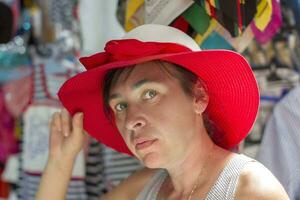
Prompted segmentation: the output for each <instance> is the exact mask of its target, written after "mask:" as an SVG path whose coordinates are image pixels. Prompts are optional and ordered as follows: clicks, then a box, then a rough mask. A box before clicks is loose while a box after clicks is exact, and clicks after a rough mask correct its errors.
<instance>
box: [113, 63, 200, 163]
mask: <svg viewBox="0 0 300 200" xmlns="http://www.w3.org/2000/svg"><path fill="white" fill-rule="evenodd" d="M139 65H140V66H136V67H135V68H134V69H133V70H132V71H131V73H130V74H129V76H128V74H121V76H120V78H119V80H118V82H117V83H116V85H115V86H114V87H113V88H112V89H111V91H110V98H109V105H110V107H111V108H112V110H113V111H114V115H115V120H116V121H115V123H116V125H117V128H118V129H119V132H120V133H121V135H122V137H123V139H124V141H125V142H126V144H127V146H128V148H129V149H130V150H131V152H132V153H133V154H134V155H135V156H136V157H137V158H138V159H139V160H141V161H142V162H143V163H144V165H145V166H147V167H149V168H157V167H164V166H167V165H168V163H171V162H172V161H176V160H178V158H183V157H184V156H185V154H186V152H187V149H188V147H189V145H190V143H191V142H192V141H193V140H194V139H196V137H197V134H199V132H198V130H196V128H195V127H197V126H196V125H195V123H196V121H197V120H196V116H197V113H196V112H195V103H194V101H195V100H194V98H192V97H190V96H188V95H186V93H184V91H183V89H182V87H181V85H180V83H179V80H178V79H176V78H175V77H173V76H171V75H170V74H169V73H167V72H166V70H165V69H164V68H162V67H161V66H160V65H158V64H157V63H156V62H147V63H142V64H139ZM164 65H165V66H166V67H167V68H168V70H175V69H174V67H172V64H169V63H165V64H164Z"/></svg>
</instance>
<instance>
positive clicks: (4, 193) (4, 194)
mask: <svg viewBox="0 0 300 200" xmlns="http://www.w3.org/2000/svg"><path fill="white" fill-rule="evenodd" d="M2 173H3V169H1V168H0V177H2ZM9 192H10V185H9V183H6V182H3V181H1V178H0V198H8V195H9Z"/></svg>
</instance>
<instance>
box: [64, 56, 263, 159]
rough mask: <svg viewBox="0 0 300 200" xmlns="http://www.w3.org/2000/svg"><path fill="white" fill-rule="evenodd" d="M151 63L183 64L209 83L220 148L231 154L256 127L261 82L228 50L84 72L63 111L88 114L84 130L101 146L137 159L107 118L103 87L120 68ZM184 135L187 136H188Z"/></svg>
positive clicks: (69, 86) (72, 84)
mask: <svg viewBox="0 0 300 200" xmlns="http://www.w3.org/2000/svg"><path fill="white" fill-rule="evenodd" d="M151 60H162V61H166V62H170V63H174V64H177V65H180V66H182V67H184V68H186V69H188V70H190V71H192V72H194V73H195V74H197V75H198V76H199V77H200V79H201V80H203V81H204V83H205V85H206V86H207V91H208V95H209V104H208V107H207V109H206V113H207V114H208V115H209V118H210V120H211V121H213V123H214V124H215V125H217V126H218V128H219V129H220V130H222V134H221V135H218V137H219V139H218V138H217V139H216V140H217V144H218V145H219V146H221V147H223V148H225V149H230V148H232V147H234V146H236V145H237V144H239V143H240V142H241V140H243V139H244V138H245V137H246V135H247V134H248V132H249V131H250V129H251V128H252V126H253V124H254V122H255V119H256V116H257V112H258V106H259V91H258V86H257V83H256V79H255V77H254V75H253V72H252V70H251V67H250V65H249V64H248V62H247V61H246V60H245V59H244V58H243V57H242V56H241V55H239V54H237V53H235V52H233V51H228V50H206V51H198V52H183V53H174V54H160V55H155V56H148V57H143V58H139V59H133V60H127V61H116V62H111V63H108V64H105V65H102V66H99V67H95V68H93V69H90V70H88V71H85V72H82V73H80V74H78V75H76V76H74V77H72V78H71V79H69V80H68V81H66V82H65V83H64V84H63V86H62V87H61V88H60V90H59V92H58V96H59V99H60V100H61V102H62V104H63V106H64V107H65V108H66V109H67V110H68V111H69V112H70V113H71V115H73V114H75V113H76V112H78V111H81V112H83V113H84V120H83V126H84V129H85V130H86V131H87V132H88V133H89V134H90V135H91V136H92V137H94V138H96V139H97V140H98V141H99V142H101V143H103V144H105V145H107V146H108V147H111V148H113V149H115V150H117V151H119V152H122V153H126V154H129V155H132V153H131V152H130V150H129V149H128V148H127V146H126V144H125V142H124V140H123V139H122V137H121V135H120V133H119V131H118V129H117V128H116V126H115V124H114V123H112V122H111V121H109V120H108V119H107V118H106V116H105V113H104V107H103V97H102V86H103V77H104V76H105V74H106V73H107V72H108V71H109V70H111V69H114V68H120V67H126V66H132V65H135V64H139V63H142V62H147V61H151ZM183 134H184V133H183Z"/></svg>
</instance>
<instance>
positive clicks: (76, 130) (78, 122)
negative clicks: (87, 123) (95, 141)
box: [72, 112, 84, 137]
mask: <svg viewBox="0 0 300 200" xmlns="http://www.w3.org/2000/svg"><path fill="white" fill-rule="evenodd" d="M72 125H73V134H74V136H75V137H82V135H84V131H83V113H82V112H78V113H76V114H75V115H74V117H73V120H72Z"/></svg>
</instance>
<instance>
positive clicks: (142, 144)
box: [135, 139, 157, 150]
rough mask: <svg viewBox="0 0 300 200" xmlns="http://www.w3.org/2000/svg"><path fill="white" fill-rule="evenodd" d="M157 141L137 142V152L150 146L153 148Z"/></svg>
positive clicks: (143, 140)
mask: <svg viewBox="0 0 300 200" xmlns="http://www.w3.org/2000/svg"><path fill="white" fill-rule="evenodd" d="M156 141H157V139H150V140H149V139H146V140H145V139H142V140H139V141H137V143H136V145H135V148H136V149H137V150H144V149H146V148H148V147H150V146H152V145H153V144H154V143H155V142H156Z"/></svg>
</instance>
